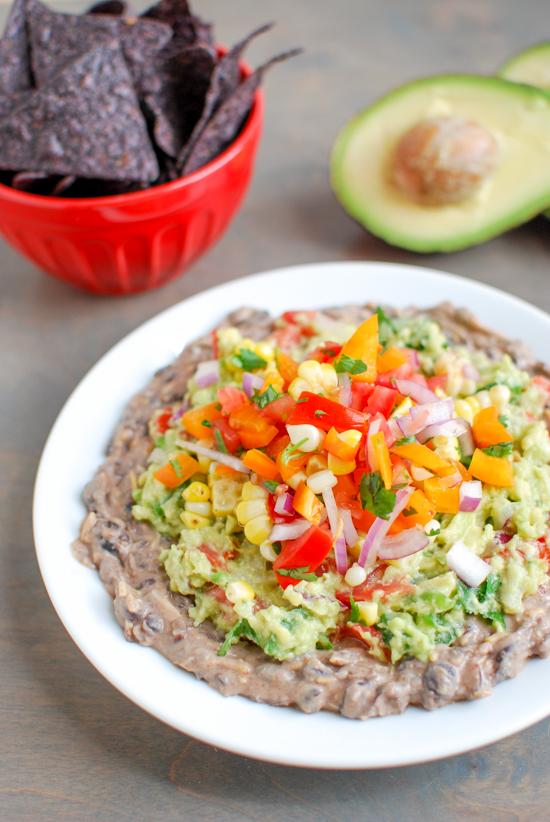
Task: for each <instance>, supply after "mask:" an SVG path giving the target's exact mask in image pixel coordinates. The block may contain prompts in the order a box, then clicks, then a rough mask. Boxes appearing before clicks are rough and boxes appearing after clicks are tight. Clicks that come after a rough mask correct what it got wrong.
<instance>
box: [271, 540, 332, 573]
mask: <svg viewBox="0 0 550 822" xmlns="http://www.w3.org/2000/svg"><path fill="white" fill-rule="evenodd" d="M331 548H332V536H331V535H330V534H329V532H328V531H325V530H324V529H322V528H319V526H318V525H312V526H311V528H309V530H307V531H306V532H305V534H302V536H301V537H298V539H291V540H288V541H287V542H285V543H284V547H283V549H282V551H281V553H280V554H279V556H278V557H277V559H276V560H275V562H274V563H273V570H274V571H275V572H276V571H278V570H279V569H280V568H284V569H285V570H286V569H291V568H305V569H306V571H305V572H306V573H312V572H313V571H315V570H316V569H317V568H318V567H319V565H321V563H322V562H323V560H324V559H325V557H326V556H327V554H328V553H329V552H330V550H331ZM277 579H278V581H279V584H280V585H281V587H282V588H286V587H287V586H288V585H297V584H298V582H300V580H299V579H293V578H292V577H286V576H281V575H280V574H277Z"/></svg>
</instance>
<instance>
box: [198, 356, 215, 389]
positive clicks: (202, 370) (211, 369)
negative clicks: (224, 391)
mask: <svg viewBox="0 0 550 822" xmlns="http://www.w3.org/2000/svg"><path fill="white" fill-rule="evenodd" d="M219 379H220V364H219V362H218V360H206V362H201V363H199V365H198V366H197V370H196V371H195V382H196V383H197V385H198V386H199V388H208V387H209V386H210V385H214V383H216V382H218V380H219Z"/></svg>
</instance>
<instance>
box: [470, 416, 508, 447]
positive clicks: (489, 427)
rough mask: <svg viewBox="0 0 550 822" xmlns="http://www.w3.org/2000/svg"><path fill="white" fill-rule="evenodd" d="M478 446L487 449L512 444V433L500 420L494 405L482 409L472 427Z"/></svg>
mask: <svg viewBox="0 0 550 822" xmlns="http://www.w3.org/2000/svg"><path fill="white" fill-rule="evenodd" d="M472 430H473V433H474V439H475V441H476V445H478V446H479V447H480V448H487V446H489V445H499V443H501V442H510V441H511V439H512V437H511V436H510V432H509V431H507V429H506V428H505V427H504V426H503V424H502V423H501V422H500V420H499V418H498V411H497V409H496V408H495V406H494V405H490V406H489V407H488V408H482V409H481V411H479V412H478V413H477V414H476V415H475V417H474V422H473V425H472Z"/></svg>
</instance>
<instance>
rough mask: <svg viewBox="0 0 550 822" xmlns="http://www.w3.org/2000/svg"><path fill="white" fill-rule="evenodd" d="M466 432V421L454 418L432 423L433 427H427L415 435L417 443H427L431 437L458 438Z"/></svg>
mask: <svg viewBox="0 0 550 822" xmlns="http://www.w3.org/2000/svg"><path fill="white" fill-rule="evenodd" d="M467 430H468V423H467V422H466V420H463V419H460V418H456V419H454V420H445V422H434V423H433V425H428V426H427V427H426V428H424V429H423V430H422V431H419V432H418V434H417V435H416V436H417V438H418V441H419V442H427V440H431V439H432V438H433V437H459V436H460V435H461V434H464V432H465V431H467Z"/></svg>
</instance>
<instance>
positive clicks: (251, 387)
mask: <svg viewBox="0 0 550 822" xmlns="http://www.w3.org/2000/svg"><path fill="white" fill-rule="evenodd" d="M263 384H264V381H263V379H262V377H259V376H258V374H251V373H250V372H249V371H245V372H244V374H243V391H244V393H245V394H246V396H247V397H253V396H254V391H259V390H260V388H261V387H262V386H263Z"/></svg>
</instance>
